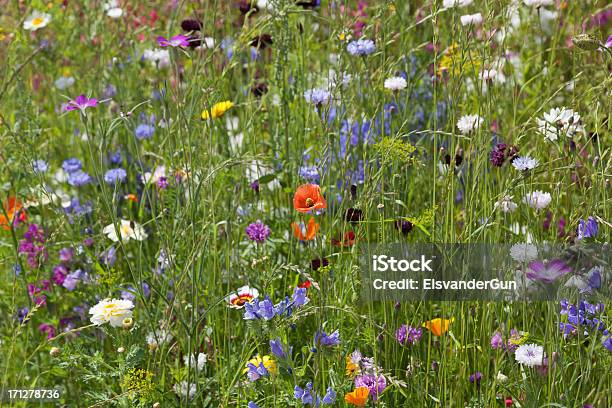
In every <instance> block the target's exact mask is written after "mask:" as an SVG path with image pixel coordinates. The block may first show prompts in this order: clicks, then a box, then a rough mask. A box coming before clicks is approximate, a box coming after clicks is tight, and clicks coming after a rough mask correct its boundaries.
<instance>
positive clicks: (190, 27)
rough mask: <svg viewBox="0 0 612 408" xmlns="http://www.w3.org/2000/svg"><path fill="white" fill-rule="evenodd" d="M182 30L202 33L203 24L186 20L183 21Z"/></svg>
mask: <svg viewBox="0 0 612 408" xmlns="http://www.w3.org/2000/svg"><path fill="white" fill-rule="evenodd" d="M181 28H182V29H183V31H200V30H201V29H202V23H201V22H200V21H198V20H196V19H191V18H188V19H185V20H183V21H181Z"/></svg>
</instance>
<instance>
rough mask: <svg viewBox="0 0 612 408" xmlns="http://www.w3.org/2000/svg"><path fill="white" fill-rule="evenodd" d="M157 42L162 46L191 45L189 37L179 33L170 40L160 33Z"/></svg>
mask: <svg viewBox="0 0 612 408" xmlns="http://www.w3.org/2000/svg"><path fill="white" fill-rule="evenodd" d="M157 44H158V45H159V46H160V47H189V37H187V36H186V35H180V34H179V35H175V36H174V37H172V38H170V39H169V40H168V39H167V38H166V37H162V36H161V35H160V36H159V37H157Z"/></svg>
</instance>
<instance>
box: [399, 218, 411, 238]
mask: <svg viewBox="0 0 612 408" xmlns="http://www.w3.org/2000/svg"><path fill="white" fill-rule="evenodd" d="M395 228H397V229H398V230H399V231H401V232H402V234H404V235H408V233H409V232H410V231H412V228H413V225H412V223H411V222H410V221H407V220H397V221H395Z"/></svg>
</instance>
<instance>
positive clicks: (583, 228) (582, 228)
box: [577, 217, 599, 239]
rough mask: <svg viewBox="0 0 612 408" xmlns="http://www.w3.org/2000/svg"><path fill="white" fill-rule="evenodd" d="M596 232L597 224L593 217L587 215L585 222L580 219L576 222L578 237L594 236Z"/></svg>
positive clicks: (597, 229)
mask: <svg viewBox="0 0 612 408" xmlns="http://www.w3.org/2000/svg"><path fill="white" fill-rule="evenodd" d="M598 232H599V226H598V225H597V221H596V220H595V218H593V217H589V219H588V220H586V222H585V221H584V220H582V219H581V220H580V221H579V222H578V234H577V235H578V237H577V238H578V239H584V238H594V237H596V236H597V233H598Z"/></svg>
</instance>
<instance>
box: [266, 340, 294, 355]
mask: <svg viewBox="0 0 612 408" xmlns="http://www.w3.org/2000/svg"><path fill="white" fill-rule="evenodd" d="M270 350H271V351H272V354H274V355H275V356H276V357H278V358H285V357H287V352H285V350H283V344H282V343H281V341H280V339H275V340H270ZM289 353H291V349H289Z"/></svg>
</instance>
